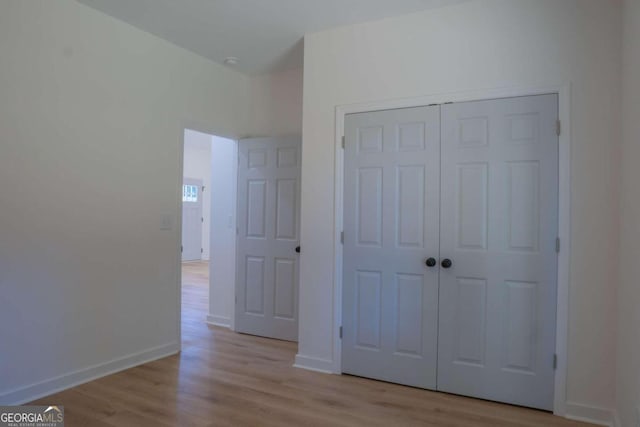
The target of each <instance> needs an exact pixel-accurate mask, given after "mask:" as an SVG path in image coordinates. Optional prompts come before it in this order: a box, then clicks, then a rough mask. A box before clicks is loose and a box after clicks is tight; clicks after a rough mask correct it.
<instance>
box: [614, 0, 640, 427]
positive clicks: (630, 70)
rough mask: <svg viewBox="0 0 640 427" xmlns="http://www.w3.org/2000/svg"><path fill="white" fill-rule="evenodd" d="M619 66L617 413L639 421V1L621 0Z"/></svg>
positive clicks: (627, 421) (625, 420)
mask: <svg viewBox="0 0 640 427" xmlns="http://www.w3.org/2000/svg"><path fill="white" fill-rule="evenodd" d="M623 30H624V32H623V68H622V117H623V118H622V120H623V123H622V124H623V135H622V136H623V142H622V173H621V177H622V183H621V190H620V195H621V196H620V197H621V204H620V206H621V225H620V236H621V237H620V251H619V254H620V287H619V289H618V366H617V367H618V375H617V378H618V387H617V394H616V398H617V400H618V413H619V415H620V420H621V425H622V426H625V427H626V426H637V425H640V286H639V285H638V283H639V282H638V278H639V277H640V263H639V262H638V260H640V185H639V184H640V169H638V164H637V163H638V159H640V2H638V1H637V0H625V2H624V11H623Z"/></svg>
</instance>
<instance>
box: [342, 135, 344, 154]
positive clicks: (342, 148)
mask: <svg viewBox="0 0 640 427" xmlns="http://www.w3.org/2000/svg"><path fill="white" fill-rule="evenodd" d="M342 149H343V150H344V135H342Z"/></svg>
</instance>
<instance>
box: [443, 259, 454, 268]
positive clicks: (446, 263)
mask: <svg viewBox="0 0 640 427" xmlns="http://www.w3.org/2000/svg"><path fill="white" fill-rule="evenodd" d="M440 265H441V266H442V268H450V267H451V266H452V265H453V263H452V262H451V260H450V259H449V258H445V259H443V260H442V262H441V263H440Z"/></svg>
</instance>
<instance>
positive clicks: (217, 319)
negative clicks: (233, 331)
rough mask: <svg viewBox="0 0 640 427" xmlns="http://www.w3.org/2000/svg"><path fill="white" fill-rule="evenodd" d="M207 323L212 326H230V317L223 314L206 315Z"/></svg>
mask: <svg viewBox="0 0 640 427" xmlns="http://www.w3.org/2000/svg"><path fill="white" fill-rule="evenodd" d="M207 323H208V324H210V325H214V326H222V327H224V328H231V319H230V318H228V317H223V316H212V315H210V314H208V315H207Z"/></svg>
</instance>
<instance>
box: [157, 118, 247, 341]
mask: <svg viewBox="0 0 640 427" xmlns="http://www.w3.org/2000/svg"><path fill="white" fill-rule="evenodd" d="M186 130H194V131H196V132H201V133H206V134H208V135H211V136H219V137H222V138H229V139H233V140H234V141H236V145H237V143H238V139H239V136H238V135H236V134H235V133H233V132H231V131H229V130H225V129H221V128H216V127H212V126H208V125H206V124H202V123H201V122H197V121H193V120H182V121H181V122H180V124H179V126H178V130H177V132H178V135H177V138H176V139H177V141H178V146H177V147H176V148H177V150H178V156H177V159H176V160H177V162H178V163H177V168H178V176H177V177H176V183H175V187H174V190H175V193H174V194H175V200H174V202H175V205H174V209H175V212H176V214H175V218H176V220H175V234H174V239H175V240H174V241H175V258H174V260H175V262H176V268H175V271H176V276H175V278H174V283H175V284H176V294H177V297H176V304H177V313H178V319H177V331H178V347H179V348H180V351H182V251H181V247H182V183H183V179H184V177H183V174H184V133H185V131H186ZM165 217H166V218H169V219H172V218H174V215H172V214H171V212H163V213H162V218H163V219H164V218H165ZM234 225H235V224H234ZM209 292H211V277H209ZM234 293H235V279H234ZM231 307H232V309H231V310H232V311H231V325H230V326H229V328H230V329H231V330H233V328H234V324H233V319H234V318H235V312H234V310H235V304H232V305H231ZM207 311H209V309H208V308H207Z"/></svg>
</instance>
